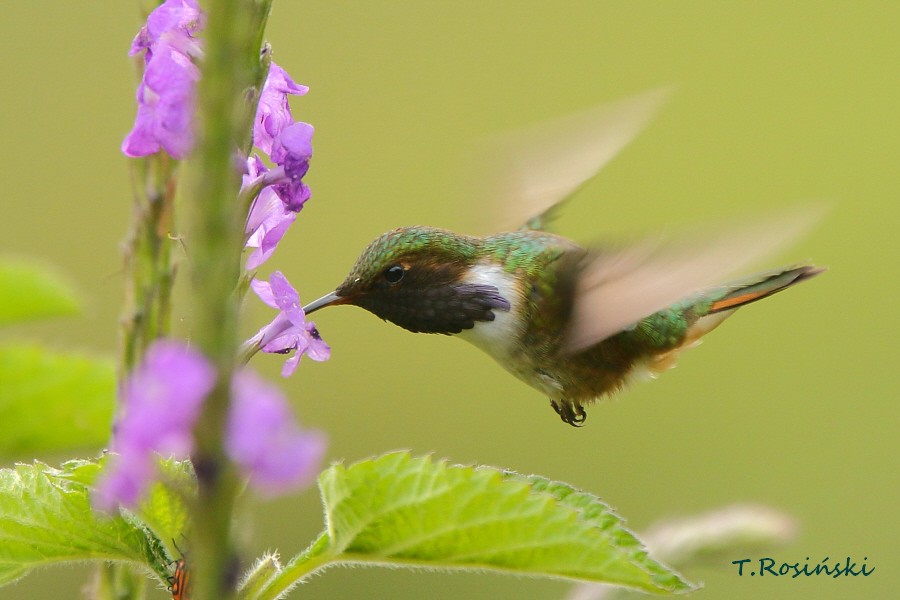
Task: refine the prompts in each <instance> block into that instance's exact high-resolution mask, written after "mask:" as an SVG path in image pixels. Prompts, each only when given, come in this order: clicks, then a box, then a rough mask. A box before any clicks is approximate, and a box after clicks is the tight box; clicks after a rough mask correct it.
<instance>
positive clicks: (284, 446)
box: [91, 340, 327, 511]
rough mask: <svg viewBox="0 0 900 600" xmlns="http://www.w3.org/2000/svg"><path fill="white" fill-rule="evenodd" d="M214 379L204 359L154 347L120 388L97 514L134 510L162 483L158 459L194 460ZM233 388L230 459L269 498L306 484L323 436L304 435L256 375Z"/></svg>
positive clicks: (240, 377)
mask: <svg viewBox="0 0 900 600" xmlns="http://www.w3.org/2000/svg"><path fill="white" fill-rule="evenodd" d="M326 348H327V347H326ZM215 378H216V374H215V369H213V367H212V365H211V364H210V363H209V362H208V361H207V360H206V358H205V357H203V355H201V354H200V353H198V352H196V351H194V350H191V349H189V348H187V347H186V346H184V345H183V344H181V343H179V342H174V341H166V340H161V341H157V342H155V343H154V344H153V345H152V346H150V348H149V349H148V350H147V355H146V357H145V358H144V362H143V363H141V365H140V366H139V367H138V368H137V369H135V370H134V372H133V373H132V374H131V375H130V376H129V377H128V379H127V381H126V382H125V384H124V385H123V389H122V400H123V406H122V409H121V410H122V414H121V417H120V418H119V419H118V421H117V422H116V426H115V430H114V437H113V442H112V448H111V449H112V451H113V452H115V455H113V456H112V457H111V458H110V463H109V466H108V467H107V469H106V470H105V471H104V473H103V475H102V477H101V479H100V480H99V481H98V483H97V487H96V490H95V492H94V494H93V497H92V498H91V501H92V503H93V504H94V506H95V507H97V508H98V509H100V510H105V511H112V510H114V509H115V508H116V507H117V506H118V505H120V504H121V505H124V506H127V507H134V506H136V505H137V503H138V502H139V501H140V500H141V498H142V497H143V496H144V494H145V492H146V491H147V488H148V487H149V486H150V484H151V483H152V482H153V481H154V479H155V478H156V476H157V470H156V455H157V454H161V455H163V456H174V457H176V458H179V459H182V458H186V457H188V456H189V455H190V454H191V452H192V451H193V448H194V439H193V429H194V426H195V424H196V421H197V417H198V416H199V414H200V409H201V407H202V404H203V400H204V398H206V395H207V394H209V392H210V390H212V387H213V385H214V383H215ZM231 385H232V406H231V412H230V414H229V418H228V426H227V430H226V432H225V438H226V439H225V446H226V450H227V451H228V454H229V456H230V457H231V459H232V460H234V461H235V463H237V464H238V466H240V467H241V468H242V470H243V471H244V474H245V475H246V476H247V477H249V478H250V480H251V483H252V484H253V485H255V486H257V488H258V489H259V490H260V491H261V492H263V493H264V494H267V495H272V494H275V493H280V492H283V491H288V490H289V489H293V488H296V487H298V486H300V485H304V484H306V483H308V482H309V481H310V479H311V478H312V477H313V476H314V474H315V471H316V470H317V468H318V465H319V462H320V460H321V457H322V454H323V453H324V450H325V439H324V437H323V436H322V435H321V434H319V433H316V432H303V431H301V430H300V428H299V427H298V426H297V425H296V424H295V423H294V421H293V418H292V416H291V411H290V408H289V407H288V405H287V403H286V402H285V400H284V397H283V396H282V395H281V393H280V392H279V391H278V390H277V389H276V388H275V387H273V386H271V385H268V384H266V383H265V382H264V381H262V380H260V379H259V378H258V377H257V376H255V375H253V374H252V373H250V372H248V371H240V372H238V373H236V374H235V376H234V379H233V380H232V384H231Z"/></svg>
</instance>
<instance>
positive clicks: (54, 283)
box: [0, 259, 80, 325]
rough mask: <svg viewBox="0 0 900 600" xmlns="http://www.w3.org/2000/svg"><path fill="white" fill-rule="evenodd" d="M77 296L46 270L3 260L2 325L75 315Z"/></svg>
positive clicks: (0, 284)
mask: <svg viewBox="0 0 900 600" xmlns="http://www.w3.org/2000/svg"><path fill="white" fill-rule="evenodd" d="M79 308H80V307H79V302H78V300H77V299H76V297H75V294H74V292H73V291H72V290H71V289H69V287H68V286H67V285H64V284H63V283H62V282H61V281H60V280H59V278H58V277H56V276H55V275H54V274H53V273H52V272H50V271H48V270H47V269H45V268H42V267H38V266H35V265H31V264H27V263H24V262H17V261H12V260H10V259H3V260H0V325H8V324H10V323H18V322H21V321H32V320H35V319H45V318H47V317H57V316H64V315H71V314H76V313H77V312H78V311H79Z"/></svg>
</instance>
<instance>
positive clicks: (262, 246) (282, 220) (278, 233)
mask: <svg viewBox="0 0 900 600" xmlns="http://www.w3.org/2000/svg"><path fill="white" fill-rule="evenodd" d="M247 163H248V171H249V172H248V173H247V174H246V175H244V185H245V186H246V185H250V183H251V182H252V181H253V180H255V179H256V178H257V177H259V176H260V174H261V173H265V172H266V168H265V166H264V165H263V164H262V161H261V160H260V159H259V157H257V156H254V157H252V158H251V159H250V160H249V161H247ZM296 219H297V213H296V212H293V211H290V210H288V209H287V208H286V207H285V206H284V203H283V202H282V201H281V199H280V198H279V197H278V195H277V194H276V193H275V190H274V189H272V188H271V187H265V188H263V190H262V191H261V192H260V193H259V195H258V196H257V197H256V199H255V200H254V201H253V205H252V206H251V207H250V215H249V216H248V217H247V229H246V232H247V234H248V235H249V237H248V238H247V243H246V244H245V246H246V247H247V248H253V249H254V251H253V252H252V253H251V254H250V256H249V257H247V270H248V271H252V270H254V269H257V268H259V266H260V265H261V264H263V263H264V262H265V261H267V260H268V259H269V257H270V256H272V253H273V252H275V247H276V246H277V245H278V242H280V241H281V238H282V237H284V234H285V233H286V232H287V230H288V228H289V227H290V226H291V225H292V224H293V223H294V221H295V220H296Z"/></svg>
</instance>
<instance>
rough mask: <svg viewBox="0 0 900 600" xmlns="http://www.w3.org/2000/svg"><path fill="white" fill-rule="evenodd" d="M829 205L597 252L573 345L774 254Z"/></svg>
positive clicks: (579, 295) (579, 298) (578, 306)
mask: <svg viewBox="0 0 900 600" xmlns="http://www.w3.org/2000/svg"><path fill="white" fill-rule="evenodd" d="M823 214H824V209H822V208H821V207H819V208H807V209H805V210H799V211H797V212H796V213H794V214H791V215H787V216H783V217H780V218H777V219H775V218H773V219H768V220H765V221H758V222H756V223H755V224H753V225H743V226H741V227H737V228H731V229H728V230H723V229H722V228H719V229H718V231H717V232H716V233H715V234H714V235H712V236H705V239H704V236H693V239H691V240H690V241H689V242H688V243H678V242H674V243H673V242H672V241H665V242H664V241H645V242H642V243H639V244H636V245H634V246H631V247H629V248H624V249H621V250H618V251H611V252H607V251H597V252H596V253H595V254H594V255H593V257H592V258H590V259H589V260H590V262H589V263H588V264H587V266H586V267H585V268H584V270H583V272H582V276H581V278H580V280H579V282H578V287H577V289H576V296H575V298H576V299H575V305H574V307H573V313H572V321H571V323H572V324H571V326H570V330H569V331H568V333H567V336H566V337H567V339H566V343H565V346H566V350H567V351H568V352H576V351H578V350H581V349H583V348H587V347H588V346H592V345H594V344H596V343H598V342H600V341H602V340H604V339H606V338H608V337H610V336H612V335H615V334H616V333H618V332H620V331H622V330H623V329H624V328H626V327H628V326H629V325H631V324H633V323H637V322H638V321H640V320H641V319H643V318H644V317H648V316H650V315H652V314H653V313H655V312H657V311H660V310H662V309H664V308H666V307H668V306H671V305H672V304H675V303H676V302H678V301H679V300H683V299H685V298H687V297H689V296H691V295H693V294H695V293H697V292H700V291H702V290H703V289H705V288H709V287H712V286H716V285H721V284H722V282H723V281H724V280H725V279H726V278H727V277H728V276H729V275H730V274H732V273H733V272H734V271H737V270H739V269H742V268H744V267H746V266H747V265H749V264H751V263H753V262H755V261H757V260H759V259H761V258H762V257H764V256H766V255H768V254H771V253H774V252H776V251H778V250H779V249H781V248H782V247H784V246H785V245H786V244H787V243H788V242H790V241H792V240H794V239H796V238H797V237H798V236H799V235H801V234H802V233H804V232H805V231H807V230H808V229H809V228H810V227H811V226H812V225H813V224H814V223H815V222H816V221H818V220H819V218H821V216H822V215H823Z"/></svg>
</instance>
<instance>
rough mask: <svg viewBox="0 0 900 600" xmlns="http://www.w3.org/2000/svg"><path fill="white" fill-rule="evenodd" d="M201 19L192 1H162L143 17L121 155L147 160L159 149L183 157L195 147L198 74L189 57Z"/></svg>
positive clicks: (135, 47)
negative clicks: (133, 101)
mask: <svg viewBox="0 0 900 600" xmlns="http://www.w3.org/2000/svg"><path fill="white" fill-rule="evenodd" d="M202 27H203V14H202V13H201V12H200V10H199V9H198V8H197V3H196V2H195V1H191V0H167V1H166V2H165V3H164V4H162V5H160V6H159V7H158V8H157V9H156V10H154V11H153V12H152V13H150V16H148V17H147V24H146V25H145V26H144V27H143V28H142V29H141V31H140V32H139V33H138V35H137V37H135V39H134V42H133V43H132V45H131V52H130V54H132V55H133V54H137V53H139V52H141V51H144V52H145V54H144V61H145V66H144V76H143V79H142V80H141V84H140V85H139V86H138V90H137V102H138V110H137V116H136V117H135V120H134V127H133V128H132V130H131V132H130V133H129V134H128V135H127V136H126V137H125V140H124V141H123V142H122V152H123V153H124V154H125V155H126V156H131V157H138V156H147V155H149V154H154V153H156V152H159V150H160V149H164V150H165V151H166V152H168V153H169V154H170V155H171V156H172V157H173V158H178V159H180V158H184V157H185V156H187V154H188V153H189V152H190V151H191V149H192V148H193V146H194V131H193V129H192V121H193V116H194V97H195V90H196V84H197V81H198V80H199V79H200V71H199V69H197V67H196V65H194V63H193V61H192V59H191V57H192V56H197V55H199V54H200V41H199V40H198V39H197V38H195V37H194V36H195V35H196V34H197V33H198V32H199V30H200V29H201V28H202Z"/></svg>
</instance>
